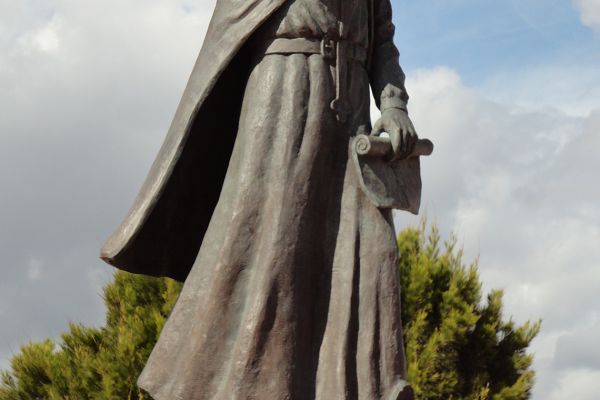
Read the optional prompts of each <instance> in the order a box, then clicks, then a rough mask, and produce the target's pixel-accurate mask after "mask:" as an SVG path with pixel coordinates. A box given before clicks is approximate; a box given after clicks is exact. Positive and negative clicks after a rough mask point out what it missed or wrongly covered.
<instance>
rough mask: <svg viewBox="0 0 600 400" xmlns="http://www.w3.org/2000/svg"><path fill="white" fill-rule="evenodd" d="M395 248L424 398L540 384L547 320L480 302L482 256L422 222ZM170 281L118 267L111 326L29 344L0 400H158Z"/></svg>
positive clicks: (518, 392)
mask: <svg viewBox="0 0 600 400" xmlns="http://www.w3.org/2000/svg"><path fill="white" fill-rule="evenodd" d="M398 246H399V249H400V253H401V255H402V257H401V258H400V259H401V260H400V265H399V274H400V281H401V285H402V305H403V308H402V321H403V325H404V339H405V346H406V355H407V361H408V377H409V381H410V382H411V384H412V385H413V388H414V389H415V393H416V396H417V399H418V400H441V399H444V400H445V399H452V400H461V399H462V400H522V399H528V398H529V397H530V393H531V389H532V387H533V383H534V372H533V371H532V370H531V363H532V356H531V355H529V354H527V352H526V350H527V347H528V346H529V344H530V342H531V340H532V339H533V338H534V337H535V335H536V334H537V332H538V331H539V327H540V324H539V322H536V323H529V322H528V323H525V324H524V325H522V326H516V325H515V324H514V322H513V321H512V320H510V319H509V320H508V321H505V320H503V315H502V291H500V290H494V291H492V292H490V293H489V294H488V295H487V298H486V300H485V301H483V295H482V291H481V283H480V281H479V276H478V274H477V262H474V263H472V264H470V265H465V264H464V263H463V261H462V251H460V250H458V249H457V248H456V241H455V240H451V241H449V242H447V243H444V244H443V245H442V244H441V240H440V235H439V233H438V231H437V229H436V228H435V226H433V227H432V228H431V229H430V231H429V233H427V232H426V224H425V223H424V222H423V223H422V224H421V225H420V226H419V227H417V228H408V229H406V230H404V231H403V232H401V234H400V236H399V238H398ZM180 289H181V284H179V283H177V282H175V281H172V280H170V279H166V278H151V277H146V276H141V275H133V274H128V273H125V272H117V273H115V278H114V280H113V282H111V283H110V284H109V285H107V286H106V287H105V288H104V302H105V304H106V309H107V312H106V324H105V326H103V327H101V328H89V327H85V326H83V325H80V324H71V325H70V326H69V331H68V332H67V333H65V334H63V335H62V337H61V339H60V340H59V341H58V342H57V343H55V342H53V341H51V340H45V341H42V342H39V343H29V344H26V345H25V346H23V347H22V348H21V351H20V352H19V353H18V354H16V355H15V356H14V357H13V358H12V360H11V370H10V371H5V372H3V373H2V374H1V377H0V400H38V399H44V400H58V399H61V400H86V399H91V400H107V399H110V400H112V399H119V400H120V399H127V400H151V399H150V396H149V395H148V394H146V393H144V392H143V391H141V390H140V389H138V388H137V387H136V385H135V382H136V379H137V377H138V375H139V374H140V372H141V370H142V368H143V366H144V364H145V362H146V359H147V358H148V356H149V354H150V351H151V350H152V347H153V346H154V343H155V342H156V340H157V339H158V335H159V333H160V331H161V329H162V327H163V325H164V323H165V321H166V318H167V316H168V315H169V313H170V312H171V309H172V307H173V305H174V304H175V301H176V299H177V296H178V295H179V291H180Z"/></svg>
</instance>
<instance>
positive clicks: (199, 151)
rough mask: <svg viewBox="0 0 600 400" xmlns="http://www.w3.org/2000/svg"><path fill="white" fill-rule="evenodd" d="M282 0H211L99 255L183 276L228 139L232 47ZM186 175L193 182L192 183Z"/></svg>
mask: <svg viewBox="0 0 600 400" xmlns="http://www.w3.org/2000/svg"><path fill="white" fill-rule="evenodd" d="M284 2H285V0H218V1H217V4H216V8H215V11H214V14H213V17H212V20H211V22H210V25H209V28H208V31H207V33H206V37H205V40H204V44H203V46H202V49H201V51H200V55H199V56H198V59H197V61H196V64H195V66H194V69H193V71H192V74H191V76H190V79H189V81H188V84H187V87H186V89H185V92H184V94H183V96H182V99H181V102H180V104H179V107H178V108H177V111H176V113H175V117H174V119H173V122H172V124H171V127H170V129H169V132H168V134H167V137H166V139H165V141H164V143H163V145H162V147H161V149H160V151H159V153H158V156H157V157H156V159H155V161H154V163H153V165H152V167H151V169H150V172H149V174H148V177H147V178H146V181H145V182H144V185H143V186H142V188H141V190H140V192H139V194H138V196H137V198H136V199H135V201H134V204H133V206H132V207H131V209H130V211H129V213H128V215H127V216H126V218H125V219H124V221H123V222H122V223H121V225H120V226H119V227H118V228H117V230H116V231H115V232H114V233H113V234H112V235H111V237H110V238H109V239H108V240H107V242H106V243H105V245H104V247H103V248H102V250H101V254H100V256H101V258H102V259H103V260H104V261H106V262H107V263H109V264H111V265H113V266H115V267H117V268H119V269H122V270H125V271H129V272H133V273H139V274H145V275H153V276H167V277H170V278H174V279H177V280H179V281H183V280H185V278H186V276H187V275H188V273H189V270H190V268H191V266H192V264H193V262H194V259H195V257H196V255H197V254H198V250H199V248H200V245H201V243H202V239H203V237H204V233H205V231H206V228H207V226H208V223H209V222H210V219H211V216H212V213H213V210H214V208H215V205H216V204H217V201H218V200H219V195H220V192H221V186H222V183H223V179H224V177H225V173H226V171H227V165H228V163H229V158H230V155H231V151H232V148H233V144H234V142H235V134H236V131H237V124H238V119H239V113H240V106H241V101H242V97H243V90H244V87H245V84H246V79H247V76H248V71H247V69H248V67H249V66H248V63H247V61H246V60H243V59H240V60H236V57H238V58H243V54H242V52H240V51H239V50H240V49H241V48H242V46H243V45H244V44H245V43H246V41H247V40H248V38H249V37H250V35H251V34H252V33H253V32H254V31H255V30H256V29H257V28H258V27H260V25H261V24H262V23H263V22H264V21H265V20H266V19H267V18H268V17H269V16H270V15H271V14H272V13H273V12H274V11H275V10H277V9H278V8H279V7H280V6H281V5H282V4H283V3H284ZM190 177H193V179H194V184H191V182H190Z"/></svg>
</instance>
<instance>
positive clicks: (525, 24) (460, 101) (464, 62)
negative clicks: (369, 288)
mask: <svg viewBox="0 0 600 400" xmlns="http://www.w3.org/2000/svg"><path fill="white" fill-rule="evenodd" d="M214 1H215V0H103V1H102V2H100V1H96V0H19V1H14V0H0V54H2V57H0V110H1V112H0V187H1V188H2V196H0V254H2V261H1V262H0V274H1V275H2V280H0V321H2V323H0V368H3V367H5V366H6V365H7V363H8V360H9V358H10V356H11V354H14V353H15V352H16V351H18V348H19V346H20V345H21V344H23V343H25V342H27V341H28V340H41V339H44V338H46V337H58V336H59V334H60V333H61V332H63V331H65V329H67V325H68V322H69V321H76V322H82V323H84V324H90V325H99V324H102V322H103V319H104V307H103V304H102V299H101V297H100V295H99V294H100V293H101V290H102V286H103V285H104V284H105V283H106V282H108V281H109V280H110V278H111V273H112V271H111V269H110V268H109V267H108V266H106V265H105V264H103V263H102V262H101V261H100V260H99V259H98V251H99V248H100V246H101V245H102V243H103V241H104V240H105V238H106V237H107V236H108V235H109V234H110V232H111V231H112V230H113V229H114V228H115V227H116V225H117V224H118V223H119V222H120V220H121V218H122V217H123V215H124V214H125V213H126V211H127V209H128V207H129V205H130V204H131V201H132V200H133V197H134V196H135V194H136V192H137V190H138V188H139V187H140V185H141V183H142V181H143V180H144V177H145V174H146V173H147V170H148V168H149V166H150V164H151V162H152V160H153V158H154V156H155V155H156V152H157V150H158V148H159V146H160V144H161V143H162V141H163V139H164V135H165V132H166V129H167V128H168V126H169V123H170V121H171V118H172V116H173V113H174V110H175V108H176V106H177V102H178V101H179V98H180V96H181V93H182V91H183V88H184V86H185V83H186V80H187V78H188V76H189V73H190V71H191V68H192V65H193V63H194V60H195V57H196V56H197V54H198V50H199V48H200V46H201V43H202V38H203V35H204V32H205V30H206V28H207V25H208V21H209V19H210V15H211V13H212V9H213V7H214ZM392 3H393V7H394V19H395V23H396V29H397V35H396V43H397V45H398V47H399V48H400V51H401V63H402V66H403V68H404V70H405V72H406V75H407V88H408V90H409V93H410V95H411V100H410V103H409V112H410V115H411V118H412V119H413V122H414V123H415V126H416V128H417V131H418V132H419V134H420V135H421V136H422V137H427V138H430V139H431V140H433V142H434V143H435V146H436V148H435V151H434V153H433V155H432V156H431V157H428V158H425V159H423V160H422V175H423V183H424V186H423V199H422V210H423V213H424V214H426V215H427V216H428V218H429V220H430V221H433V222H436V223H437V224H438V226H439V228H440V231H441V232H442V234H443V235H444V236H445V237H449V236H450V235H452V234H454V235H455V236H456V237H457V238H458V240H459V243H460V244H461V245H462V246H463V248H464V251H465V260H466V261H471V260H473V259H474V258H476V257H478V258H479V261H480V262H479V270H480V275H481V279H482V282H483V287H484V290H489V289H490V288H502V289H504V290H505V299H504V303H505V305H506V310H505V313H506V316H507V317H508V316H513V317H514V319H515V320H516V321H517V322H523V321H526V320H528V319H538V318H542V319H543V326H542V331H541V333H540V335H539V337H538V338H537V339H536V340H535V342H534V343H533V345H532V348H531V351H532V352H534V353H535V365H534V367H535V370H536V372H537V379H538V383H537V385H536V388H535V393H534V396H533V399H534V400H564V399H574V400H597V399H598V382H600V347H599V346H598V345H597V341H598V339H597V338H598V337H600V299H599V298H598V292H599V284H598V282H600V246H599V245H598V244H599V243H600V203H599V202H598V199H600V185H598V184H597V182H598V171H600V157H598V154H597V153H598V149H600V68H599V65H600V0H519V1H517V0H393V1H392ZM374 114H376V113H374ZM418 221H419V219H418V217H411V216H409V215H407V214H406V213H405V214H401V213H398V214H397V215H396V222H397V227H398V228H402V227H403V226H405V225H406V224H414V223H418ZM5 321H9V323H5Z"/></svg>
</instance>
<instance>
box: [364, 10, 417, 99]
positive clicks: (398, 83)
mask: <svg viewBox="0 0 600 400" xmlns="http://www.w3.org/2000/svg"><path fill="white" fill-rule="evenodd" d="M371 1H373V16H372V23H373V40H372V46H373V48H372V50H371V51H372V56H371V67H370V71H369V80H370V83H371V89H372V90H373V96H374V97H375V102H376V103H377V107H379V109H380V110H381V111H385V110H386V109H389V108H397V109H402V110H406V104H407V102H408V94H407V93H406V88H405V87H404V80H405V76H404V72H403V71H402V68H401V67H400V63H399V57H400V53H399V52H398V49H397V48H396V46H395V45H394V30H395V27H394V24H393V23H392V5H391V3H390V0H371Z"/></svg>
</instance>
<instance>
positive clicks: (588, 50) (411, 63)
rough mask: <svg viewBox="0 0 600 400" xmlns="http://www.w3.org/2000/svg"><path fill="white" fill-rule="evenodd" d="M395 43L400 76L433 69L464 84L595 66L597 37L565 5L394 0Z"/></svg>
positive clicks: (522, 0) (517, 0)
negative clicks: (441, 68)
mask: <svg viewBox="0 0 600 400" xmlns="http://www.w3.org/2000/svg"><path fill="white" fill-rule="evenodd" d="M395 3H397V4H398V5H397V7H396V8H395V9H394V11H395V14H394V21H395V23H396V32H397V34H396V42H397V44H398V45H399V47H400V49H401V53H402V56H401V58H402V65H403V67H404V68H405V70H406V72H407V73H408V74H410V72H411V71H413V70H415V69H418V68H429V67H435V66H438V65H446V66H449V67H451V68H453V69H455V70H456V71H458V72H459V73H460V75H461V77H462V78H463V80H464V82H465V83H466V84H467V85H472V86H479V85H483V84H485V82H486V80H488V79H489V77H490V76H493V75H504V74H507V73H510V72H513V71H516V70H520V69H527V68H532V67H537V66H540V65H542V64H548V63H550V64H561V65H578V64H581V63H583V64H589V63H594V64H596V65H597V64H598V62H600V47H599V44H600V41H599V38H598V35H597V34H595V33H594V32H593V31H592V30H591V29H590V28H589V27H586V26H583V25H582V24H581V20H580V15H579V12H578V10H576V8H575V6H574V5H573V4H572V3H571V2H570V1H565V0H556V1H548V0H508V1H498V0H404V1H396V2H395Z"/></svg>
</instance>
